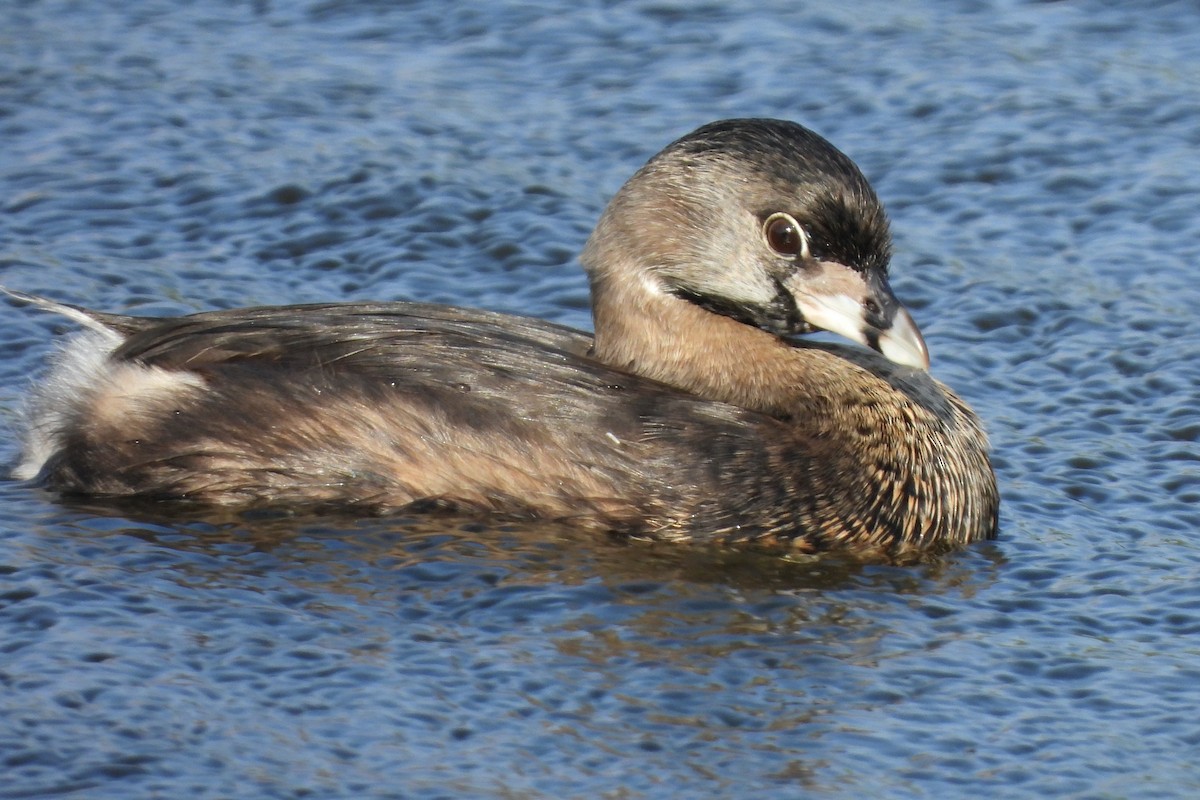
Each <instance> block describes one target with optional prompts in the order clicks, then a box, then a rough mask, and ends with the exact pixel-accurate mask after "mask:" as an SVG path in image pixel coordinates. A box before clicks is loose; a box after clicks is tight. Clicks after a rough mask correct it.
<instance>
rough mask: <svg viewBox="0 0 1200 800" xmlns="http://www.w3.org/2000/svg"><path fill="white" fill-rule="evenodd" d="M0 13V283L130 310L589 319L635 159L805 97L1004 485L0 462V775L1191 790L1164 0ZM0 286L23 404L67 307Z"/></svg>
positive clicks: (136, 794) (1183, 109)
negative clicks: (723, 508) (380, 305)
mask: <svg viewBox="0 0 1200 800" xmlns="http://www.w3.org/2000/svg"><path fill="white" fill-rule="evenodd" d="M0 55H2V56H3V57H2V58H0V281H2V282H3V283H4V284H6V285H9V286H13V287H16V288H20V289H24V290H26V291H32V292H38V293H43V294H47V295H50V296H53V297H56V298H59V299H63V300H70V301H76V302H81V303H85V304H87V305H91V306H95V307H99V308H105V309H110V310H131V311H133V312H134V313H145V314H158V313H181V312H187V311H193V310H199V309H208V308H223V307H234V306H239V305H249V304H261V303H284V302H289V303H290V302H305V301H316V300H342V299H345V300H351V299H368V298H371V299H392V298H412V299H419V300H429V301H436V302H452V303H456V304H462V305H471V306H483V307H488V308H493V309H498V310H503V311H512V312H519V313H524V314H534V315H538V316H543V317H546V318H550V319H553V320H556V321H560V322H565V323H568V324H572V325H577V326H581V327H587V326H588V324H589V322H588V305H587V286H586V283H585V281H584V279H583V276H582V273H581V271H580V270H579V268H578V265H577V264H576V262H575V255H576V254H577V253H578V251H579V249H580V248H581V246H582V244H583V242H584V240H585V238H586V237H587V234H588V232H589V230H590V228H591V226H592V224H593V223H594V222H595V220H596V218H597V216H598V214H599V212H600V210H601V209H602V208H603V206H604V204H605V203H606V202H607V199H608V197H609V196H610V195H611V194H612V192H613V191H615V190H616V188H617V187H618V186H620V184H621V183H622V182H623V181H624V180H625V178H627V177H628V176H629V175H630V174H631V173H632V172H633V170H635V169H636V168H637V167H638V166H639V165H640V164H641V163H642V162H644V161H645V159H646V158H648V157H649V156H650V155H652V154H653V153H654V152H656V151H657V150H658V149H659V148H661V147H662V146H663V145H665V144H666V143H667V142H669V141H670V140H672V139H674V138H675V137H677V136H679V135H681V134H683V133H686V132H688V131H689V130H691V129H693V128H695V127H697V126H698V125H700V124H703V123H705V122H708V121H711V120H714V119H719V118H723V117H733V116H772V117H784V118H788V119H793V120H796V121H799V122H802V123H804V124H806V125H808V126H810V127H812V128H814V129H815V130H817V131H819V132H820V133H822V134H824V135H825V136H827V137H829V138H830V139H831V140H833V141H834V142H835V143H836V144H837V145H838V146H839V147H840V148H841V149H843V150H845V151H846V152H847V153H848V154H849V155H851V156H852V157H853V158H854V159H855V160H856V161H857V162H858V163H859V164H860V165H861V166H862V167H863V169H864V171H865V172H866V173H867V175H868V176H869V177H870V178H871V180H872V181H873V183H874V184H875V186H876V188H877V190H878V191H879V194H880V195H881V197H882V198H883V200H884V202H885V203H886V204H887V206H888V208H889V210H890V212H891V214H892V217H893V223H894V230H895V234H896V258H895V259H894V262H893V272H894V275H895V278H894V285H895V287H896V289H897V292H898V293H899V294H900V296H901V297H902V298H903V299H904V300H905V301H906V302H907V304H908V305H909V306H910V308H912V309H913V313H914V316H915V317H916V318H917V319H918V321H919V322H920V324H921V326H922V328H923V330H924V331H925V333H926V336H927V338H928V340H929V343H930V347H931V351H932V354H933V359H934V372H935V373H936V374H937V375H938V376H939V377H940V378H941V379H943V380H945V381H946V382H948V383H950V384H951V385H952V386H954V387H956V388H957V389H958V390H959V391H960V392H961V393H962V394H963V395H964V396H965V397H967V398H968V399H969V400H970V402H971V403H972V404H973V405H974V406H975V407H976V408H977V409H978V411H979V412H980V414H981V416H982V417H983V418H984V419H985V420H986V422H987V425H988V428H989V430H990V432H991V435H992V439H993V443H994V447H995V461H996V465H997V470H998V473H999V476H1000V481H1001V486H1002V491H1003V495H1004V506H1003V512H1002V513H1003V519H1002V529H1001V537H1000V539H999V540H998V541H997V542H995V543H987V544H982V545H978V546H974V547H971V548H968V549H966V550H963V551H961V552H956V553H952V554H950V555H948V556H946V557H944V558H939V559H936V560H934V561H932V562H929V563H923V564H918V565H912V566H885V565H864V564H855V563H846V562H842V561H837V560H831V559H822V560H817V561H813V562H808V563H792V562H788V561H781V560H779V559H776V558H770V557H766V556H763V555H756V554H749V553H714V552H711V551H701V550H696V549H692V548H687V547H669V546H651V545H645V544H637V543H634V544H630V543H623V542H620V541H615V540H608V539H603V538H597V537H595V536H589V535H584V534H581V533H580V532H578V531H573V530H571V529H569V528H563V527H556V526H549V525H545V526H516V525H510V524H497V523H495V522H489V521H486V520H470V519H445V518H433V519H422V518H419V517H411V518H410V517H404V518H398V519H373V520H365V521H354V520H348V519H344V518H343V519H333V518H289V517H283V516H274V515H259V516H253V517H243V518H236V519H231V520H228V521H214V520H212V519H197V518H189V517H188V516H186V515H184V514H182V513H170V512H163V513H161V514H151V513H149V512H147V513H144V514H143V513H138V514H133V513H124V512H121V511H119V510H117V509H114V508H112V507H103V506H97V507H90V506H86V505H80V504H71V503H66V502H64V501H63V500H62V499H61V498H57V497H54V496H52V495H49V494H46V493H44V492H42V491H40V490H38V489H35V488H31V487H29V486H26V485H23V484H20V483H16V482H11V481H7V482H4V483H0V776H2V777H0V797H5V798H42V797H46V798H50V797H53V798H114V799H116V798H120V799H121V800H128V799H129V798H179V797H197V798H243V799H248V798H300V797H320V798H464V797H489V798H491V797H495V798H564V797H599V798H613V799H614V800H616V799H618V798H619V799H620V800H633V799H636V798H660V797H722V798H724V797H729V798H778V797H800V796H805V797H808V796H811V797H830V798H833V797H845V798H863V797H889V798H944V797H970V796H977V797H990V798H1028V797H1080V798H1191V797H1196V796H1198V795H1200V767H1198V766H1197V759H1196V753H1197V752H1200V717H1198V715H1197V713H1196V709H1197V708H1200V546H1198V545H1197V542H1196V540H1194V539H1193V538H1192V537H1193V536H1196V535H1197V533H1200V446H1198V444H1197V440H1198V439H1200V337H1198V336H1197V335H1196V332H1195V329H1196V323H1197V309H1198V308H1200V288H1198V287H1197V281H1196V277H1195V276H1196V268H1197V265H1198V264H1200V213H1198V212H1197V205H1198V203H1197V199H1198V198H1200V155H1198V153H1200V19H1198V18H1197V10H1196V8H1195V7H1194V5H1193V4H1190V3H1136V4H1121V3H1108V2H1100V1H1099V0H1092V1H1090V2H1088V1H1082V2H1073V3H1045V2H1016V0H993V1H992V2H988V1H987V0H958V1H957V2H955V1H954V0H930V2H920V3H918V2H891V0H888V1H886V2H885V1H884V0H868V2H862V3H816V4H800V3H792V2H776V1H775V0H758V2H730V3H718V2H709V3H685V2H672V1H671V0H635V1H633V2H616V1H612V2H585V3H574V2H551V1H549V0H548V1H547V2H541V3H538V2H493V3H487V4H483V3H478V4H446V3H442V2H433V0H412V2H403V3H393V2H380V1H377V0H376V1H372V0H361V1H360V2H354V1H352V0H341V1H339V0H286V1H280V0H254V1H253V2H227V3H199V2H183V3H180V2H166V0H130V1H129V2H121V3H94V2H85V1H84V0H24V1H22V2H10V3H4V4H0ZM0 312H2V313H0V355H2V358H0V374H2V375H3V377H4V378H5V379H6V380H4V381H3V384H2V386H3V388H2V389H0V416H2V417H3V420H0V425H2V426H3V427H4V428H5V429H12V428H14V427H15V426H16V423H17V420H18V411H19V406H20V397H21V396H22V395H23V393H24V391H25V389H26V387H27V385H28V379H29V376H31V375H33V374H35V373H36V372H37V371H38V369H39V368H40V365H41V364H43V363H44V359H45V358H46V356H47V355H48V353H50V352H51V350H52V345H51V344H50V340H51V338H52V334H53V333H55V332H58V331H61V330H63V329H64V328H65V327H67V326H66V325H65V323H64V322H63V321H62V320H58V319H51V318H47V317H46V316H44V315H40V314H36V313H32V312H30V311H28V310H18V309H14V308H8V309H0ZM2 441H3V444H2V454H3V456H4V457H5V459H6V460H8V461H10V462H11V460H12V458H13V457H15V453H16V442H15V438H14V435H13V434H8V435H5V436H4V437H3V439H2Z"/></svg>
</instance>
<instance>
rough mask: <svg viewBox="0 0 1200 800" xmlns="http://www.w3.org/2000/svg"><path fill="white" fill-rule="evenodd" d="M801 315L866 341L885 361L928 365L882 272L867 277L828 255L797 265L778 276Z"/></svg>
mask: <svg viewBox="0 0 1200 800" xmlns="http://www.w3.org/2000/svg"><path fill="white" fill-rule="evenodd" d="M784 286H785V287H786V288H787V290H788V291H789V292H790V293H791V294H792V297H793V298H794V299H795V301H796V308H797V309H799V311H800V314H801V316H803V317H804V321H805V322H806V323H807V324H808V325H811V326H812V327H814V328H820V329H821V330H826V331H829V332H830V333H836V334H838V335H839V336H844V337H846V338H847V339H850V340H851V341H854V342H858V343H859V344H863V345H866V346H867V347H870V348H871V349H872V350H876V351H878V352H879V353H881V354H882V355H883V356H884V357H885V358H887V359H888V360H889V361H894V362H895V363H897V364H902V365H904V366H908V367H915V368H917V369H924V370H928V369H929V349H928V348H927V347H926V346H925V338H924V337H923V336H921V331H920V330H919V329H918V328H917V325H916V323H915V322H913V318H912V316H911V315H910V314H909V313H908V309H906V308H905V307H904V306H903V305H901V304H900V301H899V300H897V299H896V295H894V294H893V293H892V289H891V287H890V286H889V285H888V282H887V278H885V277H883V276H882V275H877V276H873V277H867V276H866V275H864V274H863V273H862V272H859V271H858V270H855V269H851V268H850V267H847V266H845V265H843V264H838V263H836V262H832V261H819V262H817V264H816V265H815V266H814V267H810V268H805V269H802V270H799V271H797V272H796V273H795V274H793V275H792V276H791V277H790V278H788V279H787V280H786V281H785V282H784Z"/></svg>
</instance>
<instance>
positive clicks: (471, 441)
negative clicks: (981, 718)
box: [13, 120, 997, 550]
mask: <svg viewBox="0 0 1200 800" xmlns="http://www.w3.org/2000/svg"><path fill="white" fill-rule="evenodd" d="M806 153H815V156H812V157H809V156H808V155H806ZM797 158H799V159H800V160H802V161H803V162H804V163H803V164H801V165H800V166H797V165H796V164H793V163H792V160H793V159H797ZM847 165H848V166H847ZM735 174H740V175H742V177H747V176H748V177H749V178H750V179H751V180H749V181H742V182H740V183H739V182H738V181H735V180H733V179H732V176H733V175H735ZM781 220H782V223H781ZM689 226H690V228H691V230H690V231H689ZM689 232H690V233H691V234H692V235H691V236H688V237H684V238H680V237H681V236H683V234H687V233H689ZM887 243H888V238H887V235H886V221H885V218H884V217H883V215H882V210H881V209H879V208H878V204H877V201H876V200H875V199H874V195H873V194H872V193H871V192H870V189H869V187H868V186H867V185H866V183H865V180H862V179H861V176H860V175H858V173H857V170H856V169H854V168H853V165H852V164H850V162H849V160H848V159H846V158H845V156H842V155H841V154H840V153H838V152H837V151H836V150H833V149H832V147H830V146H829V145H827V144H825V143H824V142H823V140H820V139H819V138H818V137H815V135H813V134H811V133H809V132H807V131H805V129H803V128H800V127H799V126H796V125H792V124H791V123H778V122H772V121H763V120H748V121H732V122H727V123H716V124H714V125H712V126H707V127H706V128H703V129H701V130H700V131H697V132H696V133H694V134H692V135H691V136H689V137H684V139H681V140H680V141H679V142H676V143H674V144H673V145H671V146H670V147H668V148H667V150H665V151H664V152H663V153H662V154H660V155H659V156H656V157H655V159H652V160H651V162H650V163H649V164H648V165H647V166H646V167H644V168H643V170H642V171H640V172H639V173H638V175H636V176H635V177H634V178H633V179H632V180H631V181H630V182H629V183H628V184H627V185H626V187H625V188H624V189H623V190H622V192H621V193H619V194H618V196H617V197H616V198H615V199H614V201H613V203H612V204H610V206H609V210H608V211H607V212H606V214H605V216H604V218H602V220H601V222H600V225H599V226H598V228H597V231H596V233H595V234H594V235H593V237H592V240H591V242H590V243H589V246H588V249H587V250H586V251H585V253H584V259H583V260H584V262H585V266H587V268H588V270H589V274H590V276H591V279H592V287H593V303H594V311H595V316H596V335H595V337H593V336H591V335H588V334H584V333H581V332H578V331H574V330H571V329H568V328H564V327H561V326H557V325H553V324H550V323H547V322H543V321H540V320H534V319H529V318H523V317H514V316H510V315H502V314H495V313H490V312H485V311H475V310H468V309H461V308H453V307H445V306H431V305H424V304H417V303H380V304H333V305H320V306H289V307H272V308H259V309H241V310H235V311H222V312H210V313H203V314H196V315H192V316H188V317H181V318H171V319H150V318H136V317H125V316H118V315H111V314H103V313H98V312H92V311H87V310H84V309H80V308H76V307H72V306H64V305H61V304H55V303H50V302H49V301H44V300H40V299H38V298H32V297H30V296H27V295H20V294H19V293H13V294H14V295H16V296H18V297H19V298H20V299H23V300H25V301H28V302H34V303H38V304H41V305H43V306H46V307H50V308H52V309H53V310H56V311H59V312H61V313H64V314H67V315H68V316H71V317H73V318H75V319H76V320H78V321H80V322H82V323H83V324H84V325H85V327H86V328H87V330H86V331H85V333H84V334H83V335H82V336H81V337H80V338H77V339H75V340H74V341H73V343H71V344H69V345H68V346H67V348H66V350H65V351H64V352H63V354H61V355H60V357H59V360H58V362H57V365H56V366H55V367H54V368H53V369H52V371H51V375H50V377H49V378H48V379H47V380H46V381H45V382H44V383H43V384H42V385H41V388H39V389H38V390H37V391H36V392H35V395H34V399H33V401H32V402H31V404H30V411H29V415H28V416H29V420H28V427H27V431H26V434H25V447H24V452H23V456H22V461H21V464H20V465H19V467H18V469H17V475H18V476H19V477H24V478H38V479H40V480H42V481H43V482H44V483H46V484H47V485H49V486H50V487H52V488H55V489H57V490H60V491H64V492H71V493H83V494H88V495H98V496H111V497H140V498H148V499H160V500H172V501H187V502H193V503H201V504H206V505H225V506H229V505H233V506H245V505H263V504H265V505H272V506H284V507H292V506H307V507H336V508H346V509H352V510H362V511H369V512H372V513H377V512H388V511H395V510H400V509H412V508H450V509H455V510H460V511H467V512H484V513H500V514H508V515H528V516H534V517H539V518H553V519H561V520H566V521H570V522H573V523H575V524H577V525H579V526H581V527H585V528H599V529H604V530H614V531H620V532H627V533H631V534H634V535H640V536H646V537H652V538H670V539H688V540H705V541H718V542H724V543H735V542H748V541H754V542H761V543H771V544H783V545H785V546H791V547H795V548H798V549H802V550H821V549H830V548H856V547H883V548H892V549H895V548H908V547H928V546H933V545H939V544H954V543H961V542H967V541H972V540H977V539H981V538H986V537H989V536H991V535H993V533H994V530H995V524H996V508H997V497H996V488H995V479H994V476H993V474H992V470H991V467H990V464H989V462H988V456H987V445H986V440H985V437H984V435H983V433H982V432H981V430H980V427H979V425H978V421H977V420H976V418H975V416H974V414H973V413H972V412H971V411H970V409H969V408H967V406H966V405H965V404H963V403H962V401H961V400H959V399H958V398H957V397H956V396H955V395H954V394H953V393H952V392H950V390H948V389H947V388H946V387H944V386H943V385H941V384H940V383H938V382H937V381H935V380H934V379H933V378H931V377H930V376H929V374H928V373H927V372H926V371H925V370H924V369H922V366H923V364H922V363H921V361H922V360H923V359H924V358H925V356H924V345H923V342H921V340H920V335H919V334H918V333H916V329H915V327H913V326H912V323H911V319H910V318H909V317H908V315H907V312H904V310H903V309H902V308H901V307H900V306H899V305H898V303H896V301H895V298H894V297H892V295H891V292H890V290H889V289H887V284H886V274H885V272H884V270H885V268H886V263H887ZM846 261H854V262H855V263H853V264H851V265H849V266H848V267H847V266H846V265H843V264H842V262H846ZM846 297H850V298H851V300H850V301H846V300H845V298H846ZM813 298H816V302H815V304H814V301H813ZM829 298H833V299H832V300H830V299H829ZM839 298H841V299H839ZM852 303H857V304H858V306H855V308H857V309H858V311H856V312H854V313H851V314H850V316H851V317H854V314H855V313H857V314H858V317H857V318H856V320H857V321H856V323H855V324H856V325H858V327H857V328H855V329H854V330H849V329H847V328H846V327H845V325H844V324H843V323H842V322H841V321H839V320H838V318H837V315H838V314H841V315H843V316H845V313H846V310H847V308H850V305H851V304H852ZM839 326H840V327H839ZM813 328H826V329H833V330H840V331H841V332H843V333H847V334H848V335H850V336H852V338H857V339H859V340H861V341H864V342H865V343H867V344H869V345H871V346H873V347H875V348H876V349H878V350H880V351H881V352H883V353H885V354H888V355H890V356H891V357H892V359H894V360H888V359H886V358H884V357H882V356H880V355H878V354H876V353H872V352H869V351H866V350H862V349H857V348H848V347H839V346H835V345H827V344H813V343H803V342H798V341H794V340H792V339H788V338H784V336H783V335H785V334H791V333H801V332H805V331H807V330H810V329H813ZM897 361H900V362H907V363H896V362H897Z"/></svg>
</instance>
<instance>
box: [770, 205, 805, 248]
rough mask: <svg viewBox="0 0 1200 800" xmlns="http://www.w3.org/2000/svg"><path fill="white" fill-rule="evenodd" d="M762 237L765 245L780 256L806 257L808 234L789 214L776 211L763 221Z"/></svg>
mask: <svg viewBox="0 0 1200 800" xmlns="http://www.w3.org/2000/svg"><path fill="white" fill-rule="evenodd" d="M763 238H764V239H766V241H767V246H768V247H770V248H771V249H772V250H774V251H775V252H776V253H778V254H779V255H781V256H787V257H788V258H808V257H809V252H808V236H807V235H806V234H805V233H804V228H801V227H800V223H798V222H796V219H795V217H793V216H792V215H791V214H784V213H783V212H782V211H779V212H776V213H774V214H772V215H771V216H769V217H767V219H766V221H765V222H763Z"/></svg>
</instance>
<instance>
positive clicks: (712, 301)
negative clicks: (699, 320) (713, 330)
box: [671, 280, 812, 336]
mask: <svg viewBox="0 0 1200 800" xmlns="http://www.w3.org/2000/svg"><path fill="white" fill-rule="evenodd" d="M671 294H673V295H675V296H676V297H678V298H679V299H681V300H686V301H688V302H689V303H691V304H692V305H695V306H699V307H700V308H703V309H704V310H705V311H709V312H711V313H713V314H720V315H721V316H722V317H729V318H730V319H733V320H737V321H738V322H740V323H742V324H743V325H752V326H754V327H755V328H761V329H762V330H764V331H767V332H768V333H773V334H775V335H776V336H787V335H790V334H796V333H808V332H809V331H811V330H812V327H811V326H809V325H808V323H806V322H805V321H804V317H803V316H802V315H801V314H800V309H799V308H797V307H796V300H795V298H793V297H792V295H791V294H790V293H789V292H788V291H787V290H786V289H784V288H783V283H782V282H780V281H779V280H776V281H775V297H773V298H772V299H771V301H770V302H769V303H766V304H759V305H750V304H746V303H738V302H735V301H733V300H730V299H729V298H727V297H720V296H718V295H711V294H702V293H700V292H693V291H691V290H689V289H684V288H679V287H677V288H675V289H672V290H671Z"/></svg>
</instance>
